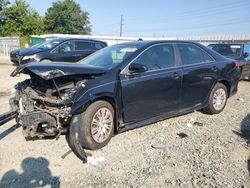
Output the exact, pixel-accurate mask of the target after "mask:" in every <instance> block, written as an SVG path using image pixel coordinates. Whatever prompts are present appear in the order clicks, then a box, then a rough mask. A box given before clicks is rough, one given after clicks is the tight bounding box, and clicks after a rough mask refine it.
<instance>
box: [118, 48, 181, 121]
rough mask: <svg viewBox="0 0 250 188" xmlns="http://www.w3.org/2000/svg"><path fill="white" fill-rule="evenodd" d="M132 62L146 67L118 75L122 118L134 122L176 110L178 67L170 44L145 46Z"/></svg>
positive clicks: (178, 91) (179, 75) (178, 82)
mask: <svg viewBox="0 0 250 188" xmlns="http://www.w3.org/2000/svg"><path fill="white" fill-rule="evenodd" d="M132 63H137V64H143V65H145V66H147V67H148V71H146V72H144V73H134V74H131V75H126V74H121V75H120V79H121V87H122V101H123V117H124V121H125V122H134V121H140V120H145V119H148V118H152V117H156V116H159V115H162V114H165V113H173V112H176V111H178V110H179V104H180V89H181V70H180V67H177V66H176V60H175V54H174V48H173V45H172V44H158V45H154V46H151V47H149V48H148V49H147V50H145V51H144V52H143V53H142V54H141V55H139V56H138V57H137V58H136V59H135V60H134V61H133V62H132Z"/></svg>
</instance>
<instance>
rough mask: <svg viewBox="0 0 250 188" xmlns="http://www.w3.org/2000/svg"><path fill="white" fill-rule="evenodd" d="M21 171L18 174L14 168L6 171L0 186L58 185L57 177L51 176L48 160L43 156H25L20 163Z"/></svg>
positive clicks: (54, 187)
mask: <svg viewBox="0 0 250 188" xmlns="http://www.w3.org/2000/svg"><path fill="white" fill-rule="evenodd" d="M21 166H22V170H23V172H22V173H21V174H19V173H18V172H16V171H15V170H14V169H12V170H10V171H8V172H6V173H5V174H4V175H3V177H2V179H1V180H0V187H1V188H7V187H25V188H33V187H44V186H46V187H47V186H49V187H52V188H59V187H60V179H59V177H56V176H52V174H51V171H50V169H49V168H48V166H49V161H48V160H47V159H45V158H43V157H38V158H33V157H28V158H25V159H24V160H23V161H22V163H21Z"/></svg>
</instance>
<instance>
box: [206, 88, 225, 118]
mask: <svg viewBox="0 0 250 188" xmlns="http://www.w3.org/2000/svg"><path fill="white" fill-rule="evenodd" d="M227 99H228V91H227V87H226V86H225V85H224V84H222V83H217V84H216V85H215V86H214V88H213V90H212V92H211V93H210V96H209V99H208V106H207V107H206V108H204V111H205V112H206V113H208V114H219V113H221V112H222V111H223V110H224V108H225V106H226V104H227Z"/></svg>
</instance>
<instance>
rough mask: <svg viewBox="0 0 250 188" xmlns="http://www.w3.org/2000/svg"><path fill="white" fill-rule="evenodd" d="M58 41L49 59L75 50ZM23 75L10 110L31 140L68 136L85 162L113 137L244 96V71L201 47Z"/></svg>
mask: <svg viewBox="0 0 250 188" xmlns="http://www.w3.org/2000/svg"><path fill="white" fill-rule="evenodd" d="M51 42H52V44H51V46H49V48H50V50H49V51H48V52H47V53H51V52H54V51H56V54H57V53H60V52H61V51H63V52H65V51H67V50H66V47H64V44H65V42H66V43H71V41H70V42H69V41H63V42H62V41H61V42H58V44H55V45H54V46H52V45H53V42H54V41H51ZM73 42H75V45H72V46H74V47H72V48H73V49H76V46H77V45H76V41H75V40H74V41H73ZM95 44H96V43H95ZM98 44H99V43H98ZM102 45H103V47H104V46H105V44H102ZM100 46H101V45H100ZM36 49H37V50H40V49H39V47H36ZM95 50H96V49H95ZM39 53H43V52H39ZM19 54H20V53H19ZM52 54H54V53H52ZM57 55H58V54H57ZM21 56H22V59H23V58H24V57H25V55H21ZM55 57H56V56H55ZM19 62H22V61H19ZM21 73H23V74H28V75H30V79H29V80H26V81H24V82H21V83H19V84H17V85H16V87H15V89H16V95H15V97H14V98H13V99H11V106H12V109H15V110H16V111H17V112H18V118H17V119H18V120H19V122H21V124H22V127H23V132H24V134H25V137H28V138H30V137H32V138H33V137H37V136H38V137H45V136H57V135H60V134H61V133H63V132H68V135H69V142H70V145H71V147H72V149H73V151H74V152H75V153H76V154H77V156H78V157H80V158H84V156H83V155H82V154H83V151H82V150H83V148H87V149H99V148H102V147H104V146H105V145H106V144H107V143H108V142H109V141H110V139H111V137H112V135H113V134H114V133H119V132H123V131H125V130H128V129H133V128H135V127H140V126H142V125H146V124H150V123H153V122H156V121H159V120H162V119H165V118H168V117H172V116H176V115H181V114H184V113H188V112H191V111H194V110H204V111H205V112H206V113H210V114H217V113H220V112H221V111H222V110H223V109H224V108H225V106H226V103H227V99H228V98H229V97H230V96H232V95H234V94H235V93H236V92H237V86H238V81H239V78H240V65H239V63H237V62H236V61H235V60H233V59H228V58H226V57H224V56H222V55H220V54H219V53H217V52H215V51H213V50H211V49H209V48H207V47H205V46H203V45H201V44H198V43H194V42H186V41H137V42H131V43H123V44H117V45H114V46H110V47H106V48H103V49H101V50H99V51H97V52H96V53H94V54H93V55H91V56H88V57H86V58H84V59H83V60H80V61H79V62H77V63H74V64H72V63H44V62H40V63H28V64H24V65H22V66H19V67H17V68H16V69H15V70H14V71H13V73H12V74H11V75H12V76H16V75H18V74H21Z"/></svg>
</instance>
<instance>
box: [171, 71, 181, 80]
mask: <svg viewBox="0 0 250 188" xmlns="http://www.w3.org/2000/svg"><path fill="white" fill-rule="evenodd" d="M180 77H181V76H180V74H179V73H177V72H175V73H174V74H173V79H175V80H177V79H179V78H180Z"/></svg>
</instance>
